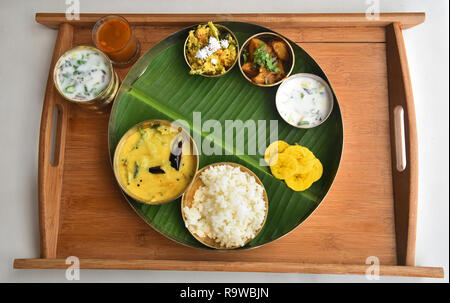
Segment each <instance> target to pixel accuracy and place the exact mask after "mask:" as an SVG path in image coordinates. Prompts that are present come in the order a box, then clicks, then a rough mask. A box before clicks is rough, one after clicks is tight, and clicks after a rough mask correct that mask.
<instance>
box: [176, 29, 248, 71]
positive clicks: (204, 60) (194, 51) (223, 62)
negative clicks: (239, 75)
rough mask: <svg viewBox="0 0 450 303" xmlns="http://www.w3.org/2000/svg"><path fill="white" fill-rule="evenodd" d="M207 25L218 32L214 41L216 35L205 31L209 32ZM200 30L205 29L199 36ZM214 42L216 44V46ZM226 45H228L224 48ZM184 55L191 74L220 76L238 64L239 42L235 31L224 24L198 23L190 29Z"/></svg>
mask: <svg viewBox="0 0 450 303" xmlns="http://www.w3.org/2000/svg"><path fill="white" fill-rule="evenodd" d="M206 27H208V28H214V29H215V30H214V31H213V32H215V33H216V35H215V37H217V39H216V41H214V43H212V42H211V41H210V38H211V37H214V36H207V34H205V33H204V32H205V31H206V32H207V29H206ZM198 31H203V32H200V34H199V35H200V36H199V37H197V36H198V35H197V32H198ZM211 31H212V30H211ZM209 35H211V34H209ZM212 44H215V45H216V46H215V47H214V46H213V45H212ZM224 44H226V45H224ZM200 46H202V47H201V48H200ZM224 46H227V47H225V48H224ZM233 54H234V60H231V59H230V56H231V58H232V56H233ZM183 55H184V60H185V61H186V63H187V65H188V66H189V68H190V69H191V71H190V72H189V73H190V74H192V75H200V76H203V77H210V78H214V77H220V76H223V75H225V74H227V73H228V72H229V71H230V70H232V69H233V67H234V66H235V65H236V62H237V61H238V55H239V42H238V39H237V38H236V36H235V35H234V33H233V32H232V31H231V30H230V29H229V28H228V27H226V26H224V25H221V24H213V23H212V22H208V23H207V24H198V25H195V26H194V27H193V28H192V29H191V30H190V31H189V34H188V36H187V37H186V41H185V42H184V48H183ZM200 65H201V66H200ZM219 68H220V69H219ZM211 69H214V72H209V71H211Z"/></svg>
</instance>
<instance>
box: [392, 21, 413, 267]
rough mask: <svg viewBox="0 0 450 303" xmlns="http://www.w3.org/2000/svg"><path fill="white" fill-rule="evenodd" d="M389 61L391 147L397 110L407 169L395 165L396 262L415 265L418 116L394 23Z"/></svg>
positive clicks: (399, 37)
mask: <svg viewBox="0 0 450 303" xmlns="http://www.w3.org/2000/svg"><path fill="white" fill-rule="evenodd" d="M386 45H387V61H388V86H389V115H390V121H391V146H395V145H396V144H395V143H396V141H397V140H400V138H396V137H395V134H394V131H395V127H396V126H395V125H394V109H395V107H396V106H401V107H402V108H403V110H404V121H405V122H404V124H405V147H406V168H405V170H403V171H399V170H398V169H397V167H396V165H392V180H393V186H394V198H395V207H394V209H395V227H396V234H397V262H398V263H399V264H401V265H414V258H415V250H416V223H417V199H418V193H417V187H418V177H419V176H418V163H417V161H418V159H417V157H418V155H417V131H416V114H415V108H414V100H413V94H412V87H411V80H410V78H409V68H408V61H407V59H406V50H405V45H404V43H403V35H402V32H401V29H400V24H398V23H393V24H391V25H389V26H388V27H387V28H386ZM396 157H397V156H396V153H395V150H394V148H393V149H392V159H393V162H394V163H396V162H395V161H397V159H396Z"/></svg>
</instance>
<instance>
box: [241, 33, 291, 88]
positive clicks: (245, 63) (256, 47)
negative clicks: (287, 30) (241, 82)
mask: <svg viewBox="0 0 450 303" xmlns="http://www.w3.org/2000/svg"><path fill="white" fill-rule="evenodd" d="M238 62H239V69H240V70H241V72H242V74H243V75H244V77H245V78H246V79H247V80H248V81H250V82H251V83H253V84H255V85H258V86H262V87H270V86H275V85H278V84H280V83H281V82H282V81H283V80H284V79H286V78H287V77H288V76H289V75H290V74H291V73H292V70H293V69H294V63H295V59H294V50H293V49H292V46H291V45H290V44H289V42H288V41H287V40H286V39H285V38H283V37H282V36H280V35H278V34H275V33H272V32H264V33H258V34H256V35H253V36H251V37H250V38H248V39H247V41H245V42H244V44H243V45H242V47H241V51H240V53H239V60H238Z"/></svg>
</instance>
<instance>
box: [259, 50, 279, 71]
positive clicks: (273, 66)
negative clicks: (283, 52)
mask: <svg viewBox="0 0 450 303" xmlns="http://www.w3.org/2000/svg"><path fill="white" fill-rule="evenodd" d="M253 55H255V58H254V59H253V62H254V63H256V64H258V65H259V66H262V67H265V68H267V70H269V71H270V72H276V73H278V72H280V69H279V68H278V67H277V58H272V57H271V56H270V54H269V53H268V52H267V51H266V45H265V44H261V45H260V46H258V48H257V49H256V50H255V52H254V53H253Z"/></svg>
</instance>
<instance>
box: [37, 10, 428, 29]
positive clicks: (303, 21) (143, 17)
mask: <svg viewBox="0 0 450 303" xmlns="http://www.w3.org/2000/svg"><path fill="white" fill-rule="evenodd" d="M82 15H83V18H82V19H81V20H71V21H69V22H70V24H73V25H78V26H93V25H94V24H95V22H96V21H97V20H98V19H100V18H101V17H102V16H104V15H105V14H82ZM122 16H124V17H125V18H127V20H128V21H129V22H130V23H131V24H133V25H152V26H153V25H157V26H174V25H175V26H178V27H180V28H181V27H187V26H190V25H192V24H196V23H204V22H208V21H210V20H221V21H242V22H248V23H256V24H259V25H262V26H271V27H279V28H280V27H282V28H287V27H289V28H298V27H333V26H339V27H354V26H370V27H379V26H387V25H389V24H391V23H393V22H398V23H399V24H400V25H401V27H402V29H407V28H410V27H412V26H415V25H418V24H420V23H422V22H423V21H424V20H425V13H421V12H419V13H382V14H380V15H379V18H378V20H375V19H374V20H369V19H368V18H367V17H366V14H363V13H346V14H122ZM36 21H37V22H39V23H42V24H45V25H47V26H49V27H52V28H55V29H56V28H58V26H59V24H61V23H64V22H68V21H67V20H66V17H65V14H53V13H38V14H36Z"/></svg>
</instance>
